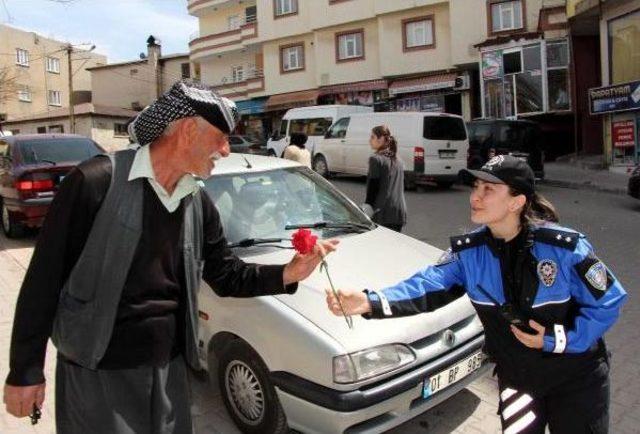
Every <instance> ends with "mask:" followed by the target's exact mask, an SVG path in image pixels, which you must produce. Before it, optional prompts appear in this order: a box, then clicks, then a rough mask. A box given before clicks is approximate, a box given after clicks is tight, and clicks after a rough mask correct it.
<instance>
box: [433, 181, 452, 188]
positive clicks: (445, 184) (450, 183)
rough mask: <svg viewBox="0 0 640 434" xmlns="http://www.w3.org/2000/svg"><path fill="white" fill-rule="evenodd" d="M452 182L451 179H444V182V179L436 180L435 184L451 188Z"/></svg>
mask: <svg viewBox="0 0 640 434" xmlns="http://www.w3.org/2000/svg"><path fill="white" fill-rule="evenodd" d="M453 184H454V183H453V182H451V181H446V182H445V181H440V182H436V185H437V186H438V187H439V188H443V189H446V188H451V186H452V185H453Z"/></svg>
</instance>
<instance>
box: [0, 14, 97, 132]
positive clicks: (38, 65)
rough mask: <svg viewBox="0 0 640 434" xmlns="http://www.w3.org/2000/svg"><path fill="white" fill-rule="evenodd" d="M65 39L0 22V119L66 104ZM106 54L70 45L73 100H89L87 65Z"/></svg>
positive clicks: (49, 109)
mask: <svg viewBox="0 0 640 434" xmlns="http://www.w3.org/2000/svg"><path fill="white" fill-rule="evenodd" d="M66 46H67V42H63V41H57V40H54V39H50V38H45V37H44V36H42V35H39V34H37V33H34V32H27V31H24V30H20V29H17V28H14V27H11V26H8V25H4V24H0V121H3V120H11V119H14V118H22V117H26V116H31V115H36V114H37V115H40V114H43V113H47V112H49V111H52V110H57V109H59V108H61V107H68V106H69V93H68V92H69V63H68V56H67V51H66V50H65V48H66ZM105 62H106V57H105V56H102V55H100V54H96V53H94V52H91V51H89V50H81V49H78V48H74V50H73V52H72V54H71V66H72V71H73V73H72V76H73V89H74V102H75V103H82V102H87V101H89V98H90V92H91V76H90V74H89V72H87V70H86V69H87V68H89V67H91V66H95V65H97V64H100V63H105Z"/></svg>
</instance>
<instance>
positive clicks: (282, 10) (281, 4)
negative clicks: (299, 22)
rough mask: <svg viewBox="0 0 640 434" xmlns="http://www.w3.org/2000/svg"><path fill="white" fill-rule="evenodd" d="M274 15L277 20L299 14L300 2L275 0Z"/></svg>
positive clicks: (296, 0)
mask: <svg viewBox="0 0 640 434" xmlns="http://www.w3.org/2000/svg"><path fill="white" fill-rule="evenodd" d="M273 13H274V16H275V17H276V18H278V17H283V16H285V15H293V14H297V13H298V0H273Z"/></svg>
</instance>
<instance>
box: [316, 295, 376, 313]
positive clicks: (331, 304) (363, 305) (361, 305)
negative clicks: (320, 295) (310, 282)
mask: <svg viewBox="0 0 640 434" xmlns="http://www.w3.org/2000/svg"><path fill="white" fill-rule="evenodd" d="M326 292H327V307H328V308H329V310H330V311H331V312H333V314H334V315H338V316H342V310H341V309H340V305H339V304H338V299H337V298H336V296H335V295H334V294H333V291H331V290H330V289H327V290H326ZM338 297H340V303H342V308H343V309H344V314H345V315H362V314H363V313H370V312H371V303H369V299H368V298H367V294H365V293H364V292H362V291H342V290H340V289H339V290H338Z"/></svg>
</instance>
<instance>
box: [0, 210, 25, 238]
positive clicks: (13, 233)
mask: <svg viewBox="0 0 640 434" xmlns="http://www.w3.org/2000/svg"><path fill="white" fill-rule="evenodd" d="M2 231H3V232H4V234H5V235H6V236H7V237H9V238H20V237H21V236H23V235H24V226H23V225H21V224H20V223H18V222H16V220H15V218H14V217H12V216H11V213H10V212H9V209H8V208H7V207H6V205H5V204H4V201H3V202H2Z"/></svg>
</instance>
